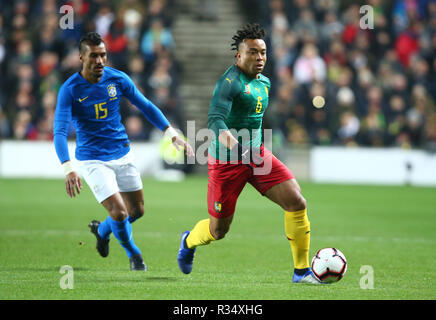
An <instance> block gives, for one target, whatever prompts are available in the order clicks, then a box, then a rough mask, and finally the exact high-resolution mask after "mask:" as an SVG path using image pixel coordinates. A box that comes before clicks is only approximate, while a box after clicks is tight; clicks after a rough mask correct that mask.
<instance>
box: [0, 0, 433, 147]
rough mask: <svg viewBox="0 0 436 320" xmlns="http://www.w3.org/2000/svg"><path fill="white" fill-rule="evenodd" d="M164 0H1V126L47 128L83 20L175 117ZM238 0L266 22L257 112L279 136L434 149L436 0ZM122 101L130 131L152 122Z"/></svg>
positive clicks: (178, 115)
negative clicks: (262, 97)
mask: <svg viewBox="0 0 436 320" xmlns="http://www.w3.org/2000/svg"><path fill="white" fill-rule="evenodd" d="M175 2H177V1H176V0H147V1H144V0H124V1H119V2H117V1H108V0H95V1H88V0H71V1H56V0H34V1H31V0H17V1H1V2H0V9H1V11H0V72H1V75H2V76H1V77H0V137H1V138H9V139H17V140H22V139H27V140H50V139H52V129H53V117H54V110H55V106H56V97H57V91H58V89H59V87H60V86H61V85H62V83H63V82H64V81H65V80H66V79H67V78H68V77H69V76H70V75H72V74H73V73H74V72H76V71H78V70H80V66H81V62H80V60H79V53H78V48H77V45H78V41H79V39H80V37H81V35H82V34H83V33H85V32H88V31H97V32H98V33H100V34H101V35H102V37H103V38H104V40H105V42H106V46H107V50H108V65H109V66H113V67H115V68H118V69H121V70H123V71H125V72H127V73H128V74H129V75H130V76H131V77H132V79H133V80H134V82H135V83H136V84H137V86H138V87H139V88H140V90H141V91H142V92H143V93H144V94H145V95H146V96H147V97H148V98H149V99H150V100H151V101H153V102H154V103H155V104H156V105H157V106H159V107H160V108H161V109H162V111H163V112H164V113H165V115H166V116H167V117H168V118H169V119H170V121H171V122H172V123H174V124H175V125H176V126H178V127H180V128H182V127H184V125H183V122H184V121H185V120H189V119H184V118H183V104H182V102H181V101H180V98H179V96H178V86H179V78H180V72H181V71H180V70H181V67H182V66H179V65H178V63H177V61H176V59H175V58H174V49H175V40H174V39H173V35H172V33H173V29H172V28H173V21H174V19H175V16H176V15H177V10H176V9H174V8H176V6H175ZM239 2H240V4H241V3H242V7H243V8H245V9H244V10H243V11H244V13H245V17H246V20H247V22H259V23H260V24H262V25H263V26H265V27H266V29H267V31H268V38H267V39H266V40H267V45H268V49H269V54H268V55H269V61H268V63H267V69H266V70H265V74H266V75H267V76H269V77H270V78H271V81H272V85H273V86H272V91H271V93H270V108H271V110H270V111H269V112H267V115H266V119H265V120H266V121H265V123H266V125H268V126H270V127H272V128H275V129H277V130H278V132H280V133H281V137H282V139H283V141H286V142H289V143H291V144H293V145H347V146H356V145H359V146H398V147H402V148H425V149H427V150H433V151H436V107H435V101H436V1H434V0H366V1H354V0H343V1H337V0H316V1H315V0H294V1H287V0H239ZM63 4H67V5H71V6H73V7H74V28H73V29H65V30H62V29H60V28H59V16H60V15H59V13H58V12H59V7H60V6H61V5H63ZM362 4H367V5H370V6H371V8H372V9H373V12H374V26H373V28H369V29H362V28H361V26H360V22H361V18H362V16H363V13H361V12H359V9H360V7H361V5H362ZM244 6H245V7H244ZM214 19H219V16H215V17H214ZM243 23H244V21H241V25H242V24H243ZM230 41H231V39H229V43H230ZM223 50H227V48H223ZM315 96H322V97H324V99H325V104H324V105H323V107H322V108H316V107H314V106H313V104H312V100H313V98H314V97H315ZM121 112H122V116H123V119H124V120H123V121H124V123H125V126H126V128H127V131H128V134H129V136H130V138H131V139H132V140H148V139H150V132H151V125H150V124H149V123H148V122H147V121H146V120H145V119H144V118H143V117H142V115H141V114H140V113H139V111H138V110H137V109H136V108H135V107H132V106H131V105H130V104H129V103H128V102H127V101H125V100H123V102H122V106H121ZM72 134H74V132H72Z"/></svg>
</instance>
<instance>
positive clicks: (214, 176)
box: [207, 148, 294, 219]
mask: <svg viewBox="0 0 436 320" xmlns="http://www.w3.org/2000/svg"><path fill="white" fill-rule="evenodd" d="M263 152H264V155H263V156H264V166H265V164H268V167H270V170H267V171H266V172H267V174H255V171H254V170H253V169H251V168H250V167H249V166H247V165H245V164H236V163H234V164H233V163H219V162H218V160H216V159H215V158H213V157H212V156H210V155H209V157H208V158H209V161H208V162H209V163H208V169H209V183H208V186H207V207H208V211H209V214H210V215H211V216H213V217H215V218H218V219H219V218H225V217H228V216H231V215H232V214H233V213H234V212H235V206H236V201H237V200H238V197H239V195H240V194H241V191H242V189H244V187H245V184H246V183H247V182H248V183H250V184H251V185H252V186H253V187H255V188H256V190H257V191H259V192H260V193H261V194H262V195H264V194H265V192H266V191H267V190H268V189H270V188H271V187H273V186H275V185H277V184H279V183H282V182H284V181H287V180H290V179H293V178H294V175H293V174H292V172H291V171H290V170H289V169H288V168H287V167H286V166H285V165H284V164H283V163H282V162H281V161H280V160H279V159H277V158H276V157H275V156H274V155H273V154H272V153H271V151H269V150H268V149H266V148H263ZM255 170H256V169H255Z"/></svg>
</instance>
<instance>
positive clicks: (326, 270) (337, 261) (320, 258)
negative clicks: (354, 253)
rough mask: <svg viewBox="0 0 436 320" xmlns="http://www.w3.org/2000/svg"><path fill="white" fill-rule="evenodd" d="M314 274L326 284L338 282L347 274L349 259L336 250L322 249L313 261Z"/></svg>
mask: <svg viewBox="0 0 436 320" xmlns="http://www.w3.org/2000/svg"><path fill="white" fill-rule="evenodd" d="M312 272H313V274H314V275H315V276H316V277H317V278H318V279H319V280H321V281H322V282H324V283H333V282H337V281H339V280H341V279H342V277H343V276H344V275H345V272H347V259H345V256H344V254H343V253H342V252H341V251H339V250H338V249H336V248H324V249H321V250H319V251H318V252H317V253H316V254H315V256H314V257H313V259H312Z"/></svg>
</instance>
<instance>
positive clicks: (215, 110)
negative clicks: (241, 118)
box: [207, 76, 241, 137]
mask: <svg viewBox="0 0 436 320" xmlns="http://www.w3.org/2000/svg"><path fill="white" fill-rule="evenodd" d="M240 87H241V84H240V82H239V80H237V79H235V78H229V77H226V76H223V77H222V78H221V79H220V80H219V81H218V82H217V84H216V86H215V89H214V91H213V96H212V100H211V102H210V108H209V113H208V117H207V127H208V128H209V129H210V130H212V131H213V132H214V133H215V135H216V137H218V136H219V134H220V131H222V130H228V127H227V125H226V123H225V120H226V119H227V117H228V115H229V113H230V111H231V109H232V103H233V99H234V98H235V97H236V96H237V95H238V94H239V92H240Z"/></svg>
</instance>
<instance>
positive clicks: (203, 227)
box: [186, 219, 215, 249]
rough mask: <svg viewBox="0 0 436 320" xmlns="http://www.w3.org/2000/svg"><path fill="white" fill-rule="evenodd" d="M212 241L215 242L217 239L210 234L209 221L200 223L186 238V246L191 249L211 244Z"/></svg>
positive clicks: (205, 220)
mask: <svg viewBox="0 0 436 320" xmlns="http://www.w3.org/2000/svg"><path fill="white" fill-rule="evenodd" d="M212 241H215V238H214V237H213V236H212V235H211V233H210V228H209V219H204V220H200V221H198V222H197V224H196V225H195V227H194V229H192V231H191V233H190V234H189V236H188V237H187V238H186V244H187V246H188V248H189V249H194V248H195V247H198V246H203V245H206V244H209V243H211V242H212Z"/></svg>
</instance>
